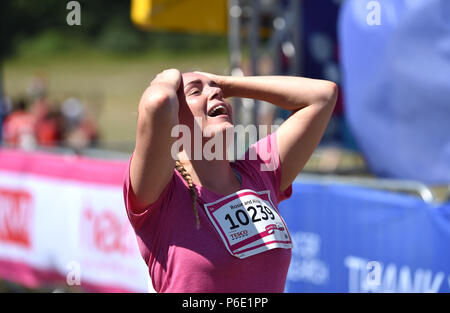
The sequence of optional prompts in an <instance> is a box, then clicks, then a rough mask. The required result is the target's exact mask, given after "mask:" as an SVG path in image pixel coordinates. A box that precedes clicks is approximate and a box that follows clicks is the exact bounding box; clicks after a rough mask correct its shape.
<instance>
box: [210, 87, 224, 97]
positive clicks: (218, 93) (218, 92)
mask: <svg viewBox="0 0 450 313" xmlns="http://www.w3.org/2000/svg"><path fill="white" fill-rule="evenodd" d="M222 98H223V94H222V89H221V88H219V87H216V86H208V100H216V99H217V100H222Z"/></svg>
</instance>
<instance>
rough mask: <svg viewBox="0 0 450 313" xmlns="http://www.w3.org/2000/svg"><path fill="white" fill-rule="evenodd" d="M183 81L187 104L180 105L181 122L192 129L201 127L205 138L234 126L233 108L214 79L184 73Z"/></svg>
mask: <svg viewBox="0 0 450 313" xmlns="http://www.w3.org/2000/svg"><path fill="white" fill-rule="evenodd" d="M183 83H184V95H185V97H186V103H187V106H185V105H180V114H179V116H180V123H181V124H184V125H189V127H190V128H191V130H192V128H193V127H200V129H201V131H202V133H203V137H205V138H210V137H213V136H214V135H215V134H217V133H219V132H225V130H226V129H227V128H230V127H233V122H232V121H233V112H232V108H231V106H230V104H229V103H228V102H226V101H225V99H224V98H223V96H222V90H221V89H220V87H219V86H218V85H217V84H216V83H215V82H214V81H212V80H211V79H210V78H209V77H207V76H204V75H201V74H198V73H184V74H183ZM194 117H195V119H194ZM200 123H201V125H200Z"/></svg>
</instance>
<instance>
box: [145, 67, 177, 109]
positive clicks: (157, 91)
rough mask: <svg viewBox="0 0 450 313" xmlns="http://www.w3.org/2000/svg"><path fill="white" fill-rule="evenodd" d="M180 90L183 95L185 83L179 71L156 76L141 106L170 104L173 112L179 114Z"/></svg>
mask: <svg viewBox="0 0 450 313" xmlns="http://www.w3.org/2000/svg"><path fill="white" fill-rule="evenodd" d="M180 90H181V93H182V92H183V82H182V77H181V73H180V71H179V70H177V69H168V70H164V71H162V72H161V73H159V74H157V75H156V76H155V78H154V79H153V80H152V82H151V83H150V86H149V87H148V88H147V89H146V90H145V92H144V94H143V96H142V98H141V102H140V105H139V106H140V107H141V106H144V107H146V106H159V105H164V104H168V105H170V106H171V108H172V110H174V111H176V112H178V106H179V99H178V98H179V94H180ZM183 94H184V93H183Z"/></svg>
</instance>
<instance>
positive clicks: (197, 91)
mask: <svg viewBox="0 0 450 313" xmlns="http://www.w3.org/2000/svg"><path fill="white" fill-rule="evenodd" d="M201 93H202V92H201V90H200V89H198V88H192V89H191V90H190V91H189V92H188V96H196V95H200V94H201Z"/></svg>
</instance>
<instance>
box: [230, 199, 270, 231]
mask: <svg viewBox="0 0 450 313" xmlns="http://www.w3.org/2000/svg"><path fill="white" fill-rule="evenodd" d="M246 211H247V212H248V213H249V214H250V215H249V214H247V212H246ZM246 211H245V209H243V208H242V209H238V210H236V211H235V212H234V219H233V217H232V216H231V215H230V214H227V215H225V220H227V221H228V222H229V223H230V230H233V229H236V228H239V227H240V225H244V226H245V225H248V224H249V223H250V218H251V221H252V222H253V223H258V222H261V221H267V220H269V219H271V220H274V219H275V215H274V214H273V212H272V210H271V209H270V208H269V207H268V206H266V205H260V204H257V205H254V206H248V207H247V208H246ZM235 221H237V222H239V223H238V224H237V223H236V222H235Z"/></svg>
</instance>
